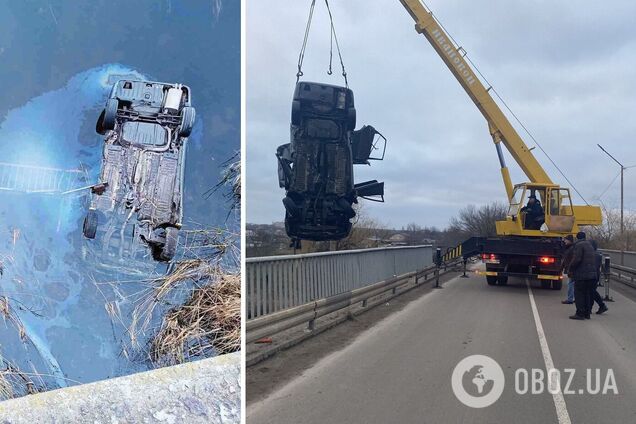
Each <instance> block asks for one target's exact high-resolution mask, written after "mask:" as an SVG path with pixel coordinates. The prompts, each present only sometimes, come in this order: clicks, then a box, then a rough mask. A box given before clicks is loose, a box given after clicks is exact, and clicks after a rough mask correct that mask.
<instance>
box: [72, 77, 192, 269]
mask: <svg viewBox="0 0 636 424" xmlns="http://www.w3.org/2000/svg"><path fill="white" fill-rule="evenodd" d="M193 124H194V108H193V107H192V106H190V92H189V89H188V88H187V87H185V86H182V85H180V84H165V83H154V82H146V81H119V82H117V83H116V84H115V86H114V87H113V90H112V92H111V96H110V97H109V99H108V101H107V104H106V108H105V109H104V111H102V113H101V115H100V117H99V119H98V122H97V127H96V129H97V132H99V133H100V134H104V135H105V139H104V147H103V160H102V167H101V172H100V176H99V184H98V185H96V186H95V188H93V194H92V198H91V205H90V208H89V211H88V214H87V216H86V219H85V221H84V235H85V236H86V237H87V238H90V239H92V238H95V236H96V233H97V224H98V222H99V221H101V220H102V219H104V220H105V221H106V222H108V223H109V225H106V226H105V230H104V231H103V236H102V243H104V246H105V247H106V246H108V245H109V244H110V243H111V241H112V240H113V238H119V240H118V241H119V245H121V244H122V243H123V242H124V240H123V239H124V238H125V237H127V236H128V235H129V232H126V229H127V228H128V227H129V226H132V236H133V237H139V238H140V240H141V241H142V242H144V243H145V244H147V245H148V246H149V247H150V249H151V253H152V256H153V258H154V259H156V260H159V261H170V260H171V259H172V258H173V257H174V255H175V251H176V247H177V241H178V231H179V229H180V228H181V225H182V213H183V211H182V196H183V176H184V166H185V150H186V141H187V136H188V135H189V134H190V132H191V130H192V126H193ZM116 216H123V217H124V219H123V222H120V223H118V225H120V227H119V228H117V226H115V225H112V222H113V218H114V217H116Z"/></svg>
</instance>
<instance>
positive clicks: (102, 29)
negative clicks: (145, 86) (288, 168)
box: [0, 0, 240, 387]
mask: <svg viewBox="0 0 636 424" xmlns="http://www.w3.org/2000/svg"><path fill="white" fill-rule="evenodd" d="M185 3H186V2H178V1H163V2H162V1H136V2H123V1H93V2H81V3H80V2H72V1H51V2H48V1H34V2H28V3H27V2H12V1H2V0H0V10H1V11H0V151H1V152H2V155H1V156H0V162H2V163H4V164H10V166H15V165H29V166H37V167H46V168H55V169H60V170H65V171H69V170H82V171H81V172H75V171H74V173H71V174H69V175H70V177H69V178H70V180H69V183H68V184H69V185H71V186H81V185H82V184H84V183H87V184H91V183H93V182H95V181H96V178H97V175H98V173H99V167H100V160H101V145H102V139H101V136H99V135H98V134H96V133H95V131H94V126H95V120H96V118H97V116H98V114H99V112H100V110H101V108H102V107H103V105H104V102H105V98H106V96H107V94H108V91H109V89H110V85H109V82H110V81H112V79H113V78H116V76H118V75H126V76H137V77H140V78H148V79H152V80H155V81H166V82H182V83H184V84H187V85H189V86H190V87H191V89H192V93H193V104H194V106H195V107H196V108H197V122H196V124H195V128H194V130H193V133H192V135H191V137H190V139H189V145H188V154H187V162H186V177H185V196H184V223H185V228H186V229H193V228H202V227H211V226H225V227H229V228H231V229H233V230H236V229H237V228H238V220H237V218H236V216H235V215H230V217H229V220H226V217H227V216H228V210H227V202H226V200H225V198H224V197H223V193H220V192H219V193H215V194H213V195H212V196H211V197H206V196H205V193H206V192H207V191H208V190H209V189H210V188H211V187H213V186H214V185H215V184H216V183H217V182H218V181H219V178H220V174H221V170H222V165H223V162H224V161H225V160H227V159H229V158H230V157H231V156H232V155H233V154H234V152H236V151H237V150H238V149H239V146H240V133H239V129H240V91H239V89H240V75H239V74H240V38H239V37H240V29H239V28H240V27H239V25H240V11H239V2H238V1H237V0H233V1H231V0H228V1H225V2H221V1H218V0H216V1H203V0H201V1H193V2H187V6H186V4H185ZM80 4H81V5H80ZM0 177H1V174H0ZM29 178H32V179H33V180H34V181H33V186H38V185H42V184H43V183H42V181H36V180H37V178H38V176H37V175H33V174H32V175H31V176H21V180H22V181H21V182H22V183H24V182H25V181H27V180H28V179H29ZM39 178H42V177H39ZM27 182H28V181H27ZM11 184H16V183H11ZM11 184H9V183H5V185H11ZM1 185H2V181H0V186H1ZM86 204H87V197H86V196H85V193H84V194H83V193H82V192H80V193H76V194H67V195H56V196H50V195H44V194H23V193H17V192H11V191H1V192H0V267H1V270H2V276H1V277H0V296H3V297H4V298H6V299H7V301H6V302H5V301H4V300H2V302H0V307H3V305H7V304H8V305H9V307H10V308H11V315H12V316H14V317H15V318H16V319H17V320H18V321H19V323H12V322H11V321H9V320H7V321H5V323H4V324H0V357H1V358H3V359H4V360H5V361H9V362H12V363H14V364H16V365H18V366H20V367H21V368H22V369H23V370H26V371H28V372H31V371H33V370H37V372H39V373H42V374H45V375H46V377H45V381H46V384H47V385H48V386H49V387H51V386H64V385H70V384H75V383H76V382H90V381H95V380H99V379H103V378H108V377H113V376H117V375H122V374H127V373H130V372H134V371H138V370H143V369H145V368H146V367H147V365H146V364H145V363H144V362H143V361H139V360H136V359H138V358H130V357H128V356H126V354H125V352H127V353H129V354H130V353H131V351H125V350H123V348H124V347H125V346H127V345H128V341H129V335H128V334H127V333H126V330H125V325H124V324H126V323H122V322H118V321H117V319H114V318H113V317H112V316H111V314H109V313H108V312H107V308H106V305H107V304H108V305H110V307H111V308H112V307H116V308H117V309H118V310H119V311H121V316H122V317H123V319H124V320H126V319H130V314H131V308H132V300H133V298H134V296H135V295H138V294H139V293H140V292H141V291H142V290H143V289H144V287H145V286H144V285H143V284H141V283H139V281H140V280H143V279H145V278H147V277H148V276H149V275H155V274H156V273H162V272H165V271H166V266H165V265H161V264H156V263H155V262H153V261H152V260H149V259H138V260H135V261H131V260H121V259H119V258H117V257H115V256H112V255H108V254H106V253H105V252H104V251H102V250H101V249H100V248H99V245H98V242H99V240H96V241H88V240H85V239H84V238H83V237H82V233H81V225H82V219H83V216H84V214H85V211H86ZM111 282H115V283H114V284H110V283H111ZM19 328H23V330H24V332H23V334H19V331H18V329H19ZM20 336H22V337H20ZM143 341H144V340H143V338H142V340H141V342H142V344H143Z"/></svg>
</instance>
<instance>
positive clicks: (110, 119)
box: [102, 99, 119, 130]
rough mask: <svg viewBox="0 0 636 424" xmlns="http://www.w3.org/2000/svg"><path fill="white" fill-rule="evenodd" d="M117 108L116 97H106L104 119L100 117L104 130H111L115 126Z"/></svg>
mask: <svg viewBox="0 0 636 424" xmlns="http://www.w3.org/2000/svg"><path fill="white" fill-rule="evenodd" d="M118 108H119V102H118V101H117V99H108V101H107V102H106V107H105V108H104V112H103V113H104V119H102V128H103V129H104V130H112V129H114V128H115V121H116V120H117V109H118Z"/></svg>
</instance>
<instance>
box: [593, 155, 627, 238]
mask: <svg viewBox="0 0 636 424" xmlns="http://www.w3.org/2000/svg"><path fill="white" fill-rule="evenodd" d="M597 146H598V147H599V148H600V149H601V150H602V151H603V152H605V154H606V155H607V156H609V157H610V158H612V159H613V160H614V162H616V163H617V164H618V165H619V166H620V167H621V238H623V235H624V232H625V225H624V223H623V214H624V209H623V207H624V206H623V198H624V197H623V187H624V185H623V181H624V179H623V174H624V173H625V170H626V169H627V167H625V166H624V165H623V164H622V163H620V162H619V161H618V160H617V159H616V158H615V157H614V156H612V155H611V154H610V153H609V152H608V151H607V150H605V149H604V148H603V146H601V145H600V144H597ZM630 168H631V167H630Z"/></svg>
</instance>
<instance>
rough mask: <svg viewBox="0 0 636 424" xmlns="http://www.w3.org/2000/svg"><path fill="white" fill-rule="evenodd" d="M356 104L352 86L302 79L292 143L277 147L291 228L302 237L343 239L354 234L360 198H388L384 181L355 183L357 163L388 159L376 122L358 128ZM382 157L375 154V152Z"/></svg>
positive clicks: (294, 109) (287, 224) (295, 101)
mask: <svg viewBox="0 0 636 424" xmlns="http://www.w3.org/2000/svg"><path fill="white" fill-rule="evenodd" d="M355 126H356V109H355V105H354V98H353V91H352V90H351V89H349V88H348V87H340V86H336V85H329V84H322V83H316V82H308V81H300V82H298V83H297V84H296V88H295V91H294V98H293V102H292V113H291V126H290V129H291V136H290V139H291V142H290V143H287V144H284V145H281V146H279V147H278V149H277V151H276V157H277V158H278V178H279V185H280V187H281V188H284V189H285V190H286V194H285V198H284V199H283V205H284V207H285V229H286V232H287V235H288V236H289V237H290V238H291V239H292V240H293V241H294V242H296V243H298V241H299V240H314V241H323V240H339V239H342V238H345V237H347V236H348V235H349V233H350V231H351V227H352V223H351V219H352V218H354V217H355V216H356V212H355V210H354V207H353V205H354V204H356V203H358V198H359V197H362V198H365V199H369V200H375V201H384V183H381V182H378V181H377V180H372V181H367V182H364V183H360V184H354V178H353V165H357V164H367V165H368V164H369V161H370V160H382V159H383V158H384V151H385V149H386V138H384V136H382V134H380V133H379V132H378V131H376V130H375V128H373V127H372V126H364V127H362V128H361V129H360V130H357V131H355ZM374 150H376V151H381V157H373V156H372V153H373V151H374Z"/></svg>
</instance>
